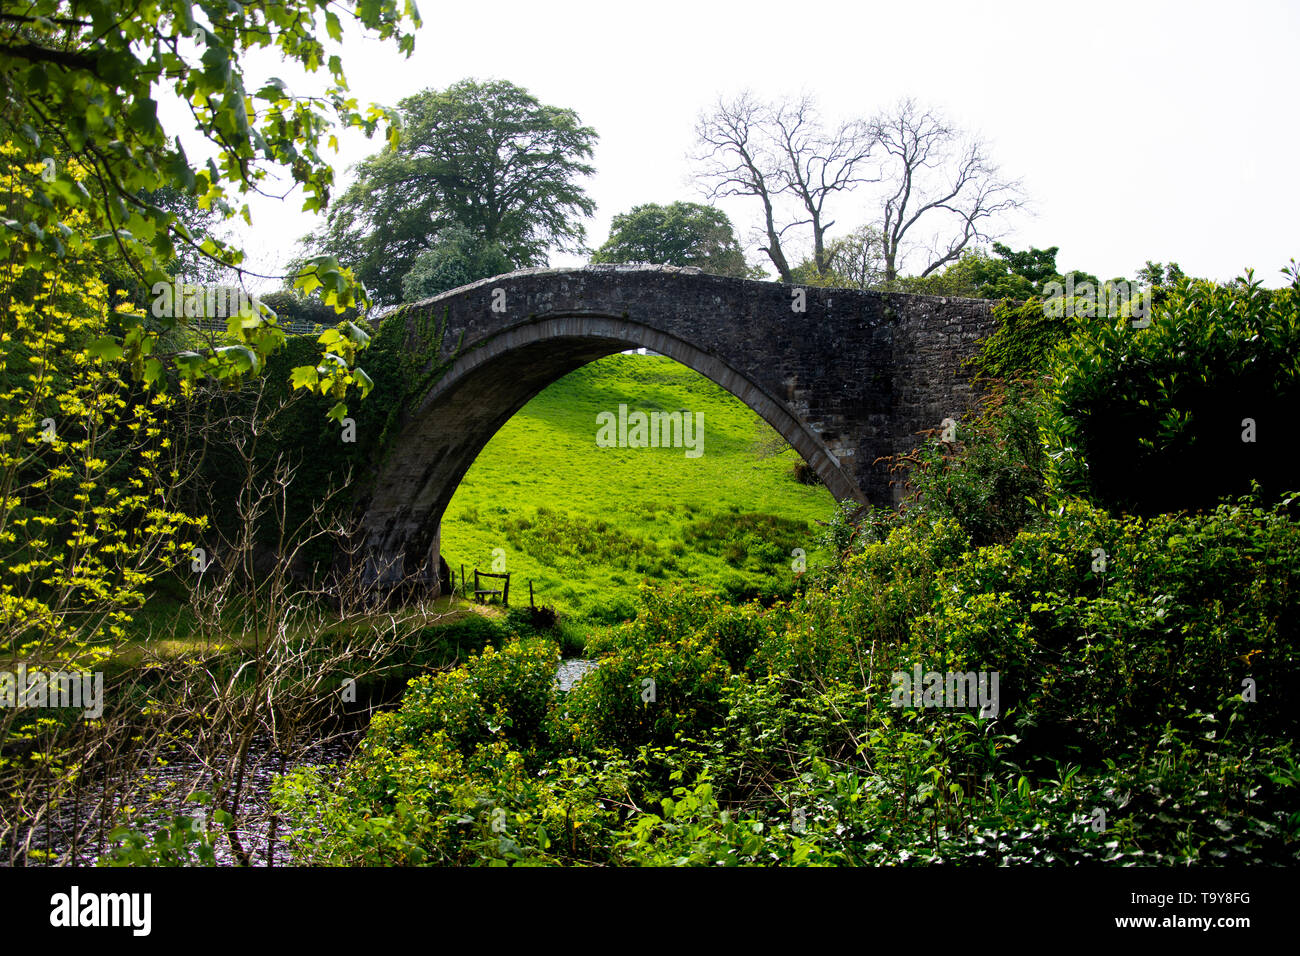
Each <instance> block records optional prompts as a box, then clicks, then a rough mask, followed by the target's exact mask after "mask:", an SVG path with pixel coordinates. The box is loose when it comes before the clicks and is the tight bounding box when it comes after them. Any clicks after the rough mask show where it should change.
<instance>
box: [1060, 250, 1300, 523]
mask: <svg viewBox="0 0 1300 956" xmlns="http://www.w3.org/2000/svg"><path fill="white" fill-rule="evenodd" d="M1288 275H1289V277H1290V279H1291V284H1290V285H1289V286H1287V287H1286V288H1283V289H1279V290H1276V291H1269V290H1266V289H1263V288H1261V287H1260V284H1259V282H1258V281H1256V280H1255V279H1254V278H1253V276H1251V275H1250V274H1249V273H1248V274H1247V276H1246V277H1245V278H1243V279H1239V280H1237V281H1236V282H1235V283H1232V284H1228V285H1216V284H1214V283H1211V282H1207V281H1204V280H1195V281H1193V280H1188V279H1185V278H1184V279H1180V280H1178V281H1177V282H1176V283H1175V285H1174V286H1173V287H1172V289H1171V290H1170V291H1169V292H1168V295H1167V296H1166V298H1165V300H1164V302H1163V303H1162V304H1161V305H1160V306H1158V307H1156V308H1155V309H1154V310H1153V312H1152V315H1151V320H1150V326H1149V327H1147V328H1140V329H1134V328H1132V327H1131V326H1130V324H1129V322H1128V321H1127V320H1122V321H1115V322H1111V321H1109V320H1096V321H1093V322H1088V323H1086V324H1080V325H1079V327H1078V328H1077V330H1076V331H1075V333H1074V334H1073V336H1072V337H1071V338H1070V339H1069V341H1068V342H1067V343H1066V344H1065V345H1064V346H1063V347H1062V349H1061V351H1060V352H1059V353H1058V354H1057V356H1056V358H1055V363H1054V366H1053V368H1054V377H1055V378H1056V386H1055V390H1054V402H1053V404H1052V406H1051V417H1050V429H1049V432H1050V437H1051V440H1052V443H1053V445H1054V450H1053V456H1052V457H1053V459H1054V460H1055V461H1057V463H1058V465H1057V468H1056V472H1057V476H1056V477H1057V479H1058V480H1059V482H1060V486H1061V489H1062V490H1063V491H1067V492H1078V493H1083V494H1087V495H1089V496H1090V497H1091V498H1092V500H1094V501H1096V502H1098V503H1100V504H1103V505H1105V506H1107V507H1111V508H1120V509H1123V510H1127V511H1131V512H1135V513H1141V514H1154V513H1157V512H1160V511H1175V510H1179V509H1195V508H1204V507H1209V506H1212V505H1213V504H1214V502H1215V501H1217V500H1219V499H1220V498H1222V497H1224V496H1231V495H1239V494H1244V493H1245V492H1246V491H1247V490H1249V487H1250V481H1251V480H1252V479H1255V480H1257V481H1258V482H1259V484H1260V485H1261V487H1262V489H1263V492H1264V495H1265V498H1266V499H1267V500H1271V499H1273V498H1276V497H1277V496H1278V495H1279V494H1280V493H1281V492H1283V491H1286V490H1288V489H1287V487H1286V484H1287V482H1291V483H1292V484H1294V483H1295V482H1294V475H1293V473H1292V472H1290V471H1289V470H1288V466H1289V464H1290V461H1291V459H1292V458H1293V457H1294V456H1293V454H1292V451H1291V449H1290V446H1289V442H1288V429H1289V428H1290V424H1291V423H1292V422H1294V421H1296V420H1297V417H1298V416H1300V365H1297V364H1296V361H1295V356H1296V355H1297V354H1300V271H1298V270H1297V269H1296V267H1295V265H1294V263H1293V264H1292V268H1291V269H1290V270H1288ZM1247 419H1250V420H1252V421H1253V423H1254V424H1253V428H1254V433H1255V434H1254V436H1253V438H1254V440H1252V441H1245V440H1243V438H1244V437H1252V436H1247V434H1246V429H1247V428H1248V427H1249V425H1248V423H1247V422H1246V420H1247Z"/></svg>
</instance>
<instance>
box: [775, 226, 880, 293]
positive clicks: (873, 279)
mask: <svg viewBox="0 0 1300 956" xmlns="http://www.w3.org/2000/svg"><path fill="white" fill-rule="evenodd" d="M882 248H883V246H882V243H881V236H880V230H879V229H877V228H876V227H875V226H871V225H865V226H859V227H858V228H857V229H854V230H853V231H852V232H850V233H848V234H847V235H844V236H840V237H838V238H836V239H832V240H830V241H829V242H827V243H826V246H825V249H824V251H823V257H822V258H823V267H822V268H821V269H820V270H819V269H818V267H817V261H816V259H815V258H814V257H810V258H807V259H804V260H803V261H802V262H800V263H799V264H798V265H797V266H795V267H794V268H793V269H791V270H790V278H791V281H793V282H795V283H797V284H799V285H811V286H830V287H833V288H840V289H873V288H875V287H877V286H878V285H879V284H880V283H881V280H882V278H883V275H884V272H883V267H884V263H883V261H882V259H881V251H882Z"/></svg>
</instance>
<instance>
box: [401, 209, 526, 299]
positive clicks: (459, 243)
mask: <svg viewBox="0 0 1300 956" xmlns="http://www.w3.org/2000/svg"><path fill="white" fill-rule="evenodd" d="M440 239H441V241H440V242H439V243H438V245H437V246H435V247H434V248H432V249H426V250H425V251H424V252H422V253H420V254H419V255H418V256H417V257H416V259H415V264H414V265H412V266H411V269H410V271H409V272H407V273H406V275H405V276H404V277H403V278H402V298H403V300H405V301H407V302H417V301H419V300H420V299H427V298H429V297H430V296H435V295H438V294H439V293H440V292H446V291H447V290H448V289H455V288H458V287H460V286H463V285H469V284H470V283H471V282H477V281H478V280H479V279H488V278H491V277H492V276H496V275H501V274H502V273H503V272H509V271H510V270H511V269H512V268H513V264H512V263H511V262H510V259H509V257H508V256H507V255H506V254H505V251H504V250H502V248H501V247H500V246H499V245H497V244H496V243H489V242H484V241H483V240H481V239H479V238H478V237H477V236H475V235H474V234H473V233H471V232H470V231H469V230H468V229H466V228H465V227H464V226H462V225H459V224H457V225H453V226H451V227H450V228H448V229H446V230H445V231H444V232H443V233H442V235H441V237H440Z"/></svg>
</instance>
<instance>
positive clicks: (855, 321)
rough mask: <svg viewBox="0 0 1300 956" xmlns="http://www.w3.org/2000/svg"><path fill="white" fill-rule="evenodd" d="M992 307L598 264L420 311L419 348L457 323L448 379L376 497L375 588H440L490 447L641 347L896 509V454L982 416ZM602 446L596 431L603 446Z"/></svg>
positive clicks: (380, 475) (432, 392)
mask: <svg viewBox="0 0 1300 956" xmlns="http://www.w3.org/2000/svg"><path fill="white" fill-rule="evenodd" d="M991 305H992V303H990V302H986V301H982V300H974V299H950V298H940V297H934V296H913V295H900V294H883V293H874V292H856V291H851V290H845V289H819V288H811V287H809V288H800V287H793V286H789V285H784V284H781V283H775V282H755V281H751V280H744V279H730V278H724V277H721V276H714V275H707V274H704V273H702V272H700V271H699V270H698V269H682V268H676V267H672V266H587V267H585V268H577V269H529V270H524V271H521V272H513V273H510V274H509V275H503V276H497V277H496V278H493V279H486V280H484V281H482V282H476V283H474V284H473V285H468V286H464V287H462V288H459V289H455V290H453V291H451V292H447V293H444V294H443V295H440V296H437V297H436V298H433V299H429V300H426V301H424V302H420V303H417V304H415V305H412V306H409V307H408V308H407V310H406V312H405V319H406V322H407V328H408V335H409V336H410V337H411V340H412V341H413V342H414V340H415V337H416V335H417V332H416V330H417V328H418V327H419V323H420V322H421V321H424V322H425V323H426V325H427V324H428V323H429V322H431V321H432V322H436V323H438V324H439V325H441V323H442V322H443V321H444V319H445V323H446V325H445V330H443V335H442V337H441V341H440V344H439V345H438V346H436V347H435V349H434V352H436V353H437V354H436V355H434V354H430V355H429V357H428V359H427V361H426V366H427V367H428V368H429V369H436V368H437V367H438V366H439V365H446V366H447V367H446V369H445V371H444V372H443V373H442V374H441V375H440V376H439V377H437V379H436V381H434V382H433V383H432V385H431V386H430V387H429V388H428V390H427V392H426V393H425V394H423V395H422V396H417V398H416V399H415V400H413V401H412V402H411V403H410V404H409V406H408V409H407V411H406V414H405V417H404V419H403V421H402V423H401V427H400V429H399V433H398V435H397V437H396V438H395V440H393V441H392V442H390V444H389V447H388V449H386V452H385V454H384V455H383V458H382V463H380V464H378V465H377V466H376V468H375V472H374V474H373V476H372V477H373V483H372V484H371V486H370V492H369V494H368V496H367V498H366V499H365V500H364V502H363V508H364V514H363V519H362V521H363V527H364V533H365V535H366V544H367V551H368V554H369V556H370V559H369V562H370V563H369V564H368V568H369V570H368V574H367V577H369V578H370V579H371V580H374V579H375V578H376V577H378V578H379V579H380V580H381V581H383V582H396V581H397V580H400V579H402V578H404V577H408V576H410V575H420V576H421V577H424V579H425V580H426V581H427V582H428V583H429V584H432V585H433V586H434V587H436V586H437V575H436V569H437V567H438V546H439V534H438V531H439V523H440V522H441V520H442V515H443V512H444V510H445V509H446V507H447V504H448V503H449V502H450V501H451V498H452V495H453V493H454V492H455V490H456V487H457V485H458V484H459V483H460V480H461V478H462V477H463V476H464V474H465V472H466V471H467V470H468V469H469V467H470V465H471V464H473V462H474V459H475V458H476V457H477V456H478V454H479V452H480V451H481V450H482V449H483V447H484V446H485V445H486V444H487V442H488V440H489V439H491V437H492V436H493V435H494V434H495V433H496V431H497V430H498V429H499V428H500V427H501V426H502V425H504V424H505V423H506V422H507V421H508V420H509V419H510V417H511V416H513V415H514V414H515V412H517V411H518V410H519V409H520V408H522V407H523V406H524V405H525V404H526V403H527V402H528V401H529V399H531V398H532V397H533V396H534V395H536V394H537V393H538V392H540V391H541V390H542V389H544V388H545V387H546V386H548V385H550V384H551V383H552V382H554V381H556V380H557V379H559V378H561V377H562V376H564V375H566V374H568V373H569V372H571V371H573V370H574V369H577V368H579V367H581V366H583V365H585V364H587V363H588V362H592V361H594V360H595V359H598V358H601V357H602V356H605V355H611V354H613V353H616V352H621V351H624V350H626V349H631V348H639V347H645V348H647V349H651V350H653V351H655V352H659V353H662V354H664V355H668V356H670V357H672V358H674V359H676V360H677V361H678V362H681V363H682V364H683V365H686V366H688V367H690V368H692V369H694V370H695V371H697V372H699V373H700V374H701V375H703V376H705V377H706V378H709V379H711V380H713V381H714V382H716V383H717V384H719V385H721V386H722V387H723V388H725V389H727V391H729V392H731V393H732V394H734V395H735V396H736V397H737V398H739V399H740V400H741V401H743V402H744V403H745V404H746V405H748V406H749V407H750V408H752V409H753V410H754V411H755V412H757V413H758V414H759V415H761V416H762V417H763V418H764V419H766V420H767V421H768V422H769V423H770V424H771V425H772V426H773V427H774V428H775V429H776V430H777V431H778V432H780V434H781V435H782V436H783V437H784V438H785V440H786V441H788V442H789V443H790V444H791V445H792V446H793V447H794V448H795V449H796V450H797V451H798V452H799V454H800V455H802V456H803V457H804V459H805V460H806V461H807V462H808V463H809V464H810V465H811V466H812V467H813V469H815V470H816V472H817V474H818V475H819V476H820V477H821V479H822V481H823V482H825V484H826V486H827V488H828V489H829V490H830V491H831V493H832V494H833V495H834V496H835V498H836V499H838V500H843V499H846V498H850V499H855V500H857V501H860V502H863V503H866V502H877V503H882V502H889V501H891V500H893V492H892V490H891V487H890V483H889V475H888V472H887V469H886V468H885V466H884V464H883V463H881V462H879V461H878V459H880V458H881V457H882V456H885V455H892V454H895V453H899V452H904V451H906V450H908V449H910V448H912V447H914V446H915V445H916V443H917V441H918V439H917V435H916V433H917V432H918V431H920V430H922V429H926V428H936V427H938V426H939V424H940V422H941V421H942V420H943V419H944V418H947V417H950V416H951V417H953V418H959V417H960V416H961V414H962V413H963V412H964V411H965V410H966V409H967V408H969V407H970V405H971V403H972V402H973V400H974V392H973V390H972V387H971V384H970V379H969V375H968V374H967V373H966V372H964V371H963V370H962V367H961V366H962V362H963V360H964V359H966V358H967V357H969V356H970V355H972V354H974V352H975V349H976V342H977V340H978V339H980V338H982V337H983V336H985V335H988V334H989V333H990V332H991V331H992V329H993V327H994V324H995V323H994V320H993V318H992V315H991V312H990V308H991ZM801 306H802V309H801V308H800V307H801ZM413 347H414V346H413ZM627 404H628V405H629V407H635V406H636V405H637V398H636V396H635V395H629V396H628V401H627ZM595 433H596V422H595V421H593V422H592V436H593V443H594V440H595ZM706 449H707V446H706ZM519 464H520V468H521V469H527V467H528V463H527V462H520V463H519Z"/></svg>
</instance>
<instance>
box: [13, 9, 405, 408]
mask: <svg viewBox="0 0 1300 956" xmlns="http://www.w3.org/2000/svg"><path fill="white" fill-rule="evenodd" d="M318 16H319V17H320V18H321V21H322V22H323V25H324V29H325V31H326V33H327V34H328V35H329V37H330V38H331V39H332V40H334V41H335V42H338V41H340V40H341V39H342V33H343V31H342V20H341V17H349V18H351V19H352V20H353V21H355V22H356V24H357V25H359V26H360V27H362V28H363V29H365V30H367V31H370V32H372V33H374V34H376V35H377V36H378V37H380V38H381V39H396V40H397V41H398V47H399V49H400V50H401V51H402V52H403V53H405V54H406V55H409V54H410V53H411V51H412V49H413V48H414V36H413V34H410V33H404V32H403V30H402V27H403V23H404V21H408V20H409V21H410V22H411V24H412V25H414V26H418V25H419V18H418V14H417V13H416V11H415V7H414V5H413V4H412V3H411V2H410V0H364V2H354V3H347V4H339V3H335V2H332V0H285V2H280V3H274V4H227V3H224V2H217V0H204V2H200V3H197V4H196V3H193V2H191V0H139V2H131V3H125V2H121V0H116V2H112V0H30V2H25V3H22V4H16V3H9V2H6V3H4V5H3V7H0V71H3V73H4V76H5V83H4V87H3V92H0V142H4V141H9V142H11V143H12V144H13V148H14V149H15V150H16V151H17V155H16V161H15V166H16V168H19V169H24V170H27V169H31V168H35V169H37V170H38V172H37V173H36V174H29V175H27V177H26V179H25V181H24V188H25V192H24V196H25V198H24V200H23V201H21V202H17V203H11V204H10V206H11V208H10V209H8V210H7V211H6V214H5V216H4V218H3V220H0V259H10V258H11V257H13V256H15V255H21V256H22V257H23V259H24V261H25V262H26V263H27V264H28V265H30V266H32V267H34V268H38V269H39V268H47V267H48V268H57V266H58V264H59V263H60V262H62V261H64V260H67V259H69V258H79V257H80V258H85V256H86V255H87V254H88V253H89V252H90V251H91V250H97V251H99V252H100V253H101V254H103V255H112V256H116V257H117V258H119V259H120V260H121V262H122V263H123V264H124V266H125V267H126V268H128V269H129V270H130V271H131V272H132V273H134V274H135V276H136V277H137V279H138V280H139V282H140V283H141V285H142V286H143V287H145V288H153V287H154V286H155V285H156V284H157V283H159V282H162V283H167V282H169V281H170V276H169V274H168V272H167V270H166V265H167V263H169V262H171V261H172V260H173V259H174V258H175V257H176V255H177V249H178V247H180V248H189V249H192V250H197V251H199V252H201V253H203V254H204V255H206V256H208V257H210V258H213V259H216V260H218V261H220V262H221V263H222V264H223V265H226V266H228V267H231V268H236V269H240V270H241V272H242V271H245V270H242V266H241V264H242V262H243V254H242V252H241V251H240V250H239V249H237V248H235V247H233V246H231V245H228V244H226V243H224V242H222V241H220V240H218V239H215V238H213V237H212V236H210V235H209V236H201V235H195V234H194V233H192V232H191V230H190V229H189V228H188V227H186V225H185V224H184V223H183V222H182V221H181V220H180V218H179V217H178V216H177V214H176V212H175V208H176V207H175V206H173V207H172V208H168V207H167V205H165V204H160V203H159V202H156V201H154V200H152V199H151V198H150V197H151V195H154V194H156V193H157V192H158V191H159V190H160V189H163V188H164V187H173V188H175V189H176V190H178V191H179V192H180V193H181V194H182V195H183V196H185V197H188V199H190V200H193V201H194V202H196V203H197V206H198V208H199V209H202V210H208V209H216V210H217V211H218V212H219V214H220V216H221V218H222V219H223V220H228V219H231V218H233V217H235V216H236V215H239V216H242V217H243V218H244V219H245V220H246V221H249V222H251V215H250V213H249V209H248V206H247V204H246V203H242V202H241V199H242V197H244V196H246V195H247V194H249V193H253V192H262V191H263V184H264V183H266V182H268V181H269V180H270V177H271V174H272V173H273V172H277V171H283V172H286V173H288V175H289V176H290V177H291V179H292V181H293V183H294V184H295V185H296V186H301V187H302V188H303V190H304V191H305V193H306V198H305V199H304V202H303V206H304V208H306V209H309V210H310V209H324V208H325V206H326V204H327V203H328V201H329V196H330V191H331V187H332V184H333V170H332V169H331V167H330V165H329V163H328V162H327V161H326V160H325V159H324V158H323V157H322V156H321V148H322V146H323V144H324V142H325V140H326V137H327V136H328V137H329V138H330V140H331V142H332V141H333V138H334V137H333V136H332V135H331V133H330V128H331V127H332V126H333V125H334V124H335V123H338V124H340V125H342V126H344V127H355V128H359V129H361V130H363V131H365V132H366V133H367V134H370V133H373V132H374V131H375V130H376V129H378V127H379V126H380V124H381V123H383V122H385V121H386V119H387V118H388V114H387V112H386V111H384V110H382V109H380V108H378V107H375V106H370V107H368V108H365V109H362V108H360V107H359V106H358V104H357V102H356V100H355V99H353V98H352V97H350V96H349V95H348V92H347V80H346V78H345V76H344V73H343V65H342V61H341V59H340V58H339V56H337V55H330V54H329V53H328V51H327V50H326V48H325V46H324V45H323V43H322V42H321V40H320V39H319V38H318V37H317V35H316V30H317V26H316V24H317V17H318ZM264 48H270V49H272V50H274V51H276V52H278V53H279V54H280V55H281V56H283V57H284V58H285V59H286V60H288V61H291V62H293V63H295V64H297V65H299V66H301V67H303V68H304V69H306V70H307V71H308V72H315V71H317V70H319V69H320V67H321V66H326V67H327V69H328V71H329V76H330V82H329V85H328V88H327V89H326V90H325V92H324V94H323V95H316V96H295V95H293V94H292V93H291V92H290V91H289V90H288V89H287V87H286V85H285V84H284V82H283V81H281V80H279V79H274V78H273V79H270V80H268V81H267V82H266V83H265V84H263V85H262V86H261V87H260V88H258V89H255V90H251V91H250V90H248V89H247V88H246V87H245V85H244V72H243V69H242V63H243V62H244V61H245V60H246V59H247V54H248V53H249V51H251V50H255V49H264ZM164 96H170V97H171V98H172V102H173V103H175V104H179V105H180V107H181V108H182V109H186V110H188V112H189V115H190V116H191V117H192V119H193V124H194V130H195V131H196V132H197V134H198V135H199V136H201V137H202V138H203V139H204V140H205V142H204V147H205V149H208V150H210V151H211V158H210V159H208V160H207V161H206V162H205V163H204V164H202V165H195V164H194V163H192V162H191V160H190V159H189V158H188V156H187V155H186V153H185V150H184V148H183V147H182V145H181V143H180V140H179V138H178V137H176V136H174V134H173V132H172V131H169V130H168V129H167V128H166V126H165V125H164V123H163V121H162V119H161V118H160V115H162V114H164V111H163V110H162V109H160V107H162V106H164V105H167V104H164V103H162V102H160V99H161V97H164ZM395 134H396V130H395V129H393V130H390V136H393V135H395ZM74 170H80V171H81V173H80V174H76V173H74ZM76 213H81V214H82V217H78V216H76V215H74V214H76ZM74 223H77V225H74ZM29 240H30V241H29ZM308 265H309V269H308V270H306V273H305V274H304V275H303V276H301V277H300V282H299V284H300V287H301V288H302V289H303V291H305V292H311V291H312V290H313V289H316V288H323V289H324V296H325V300H326V302H327V303H329V304H331V305H337V306H338V307H339V308H340V309H342V308H344V307H346V306H350V305H354V304H356V303H357V299H358V292H359V290H358V289H357V288H356V286H355V283H354V282H353V281H352V279H351V276H350V275H349V274H348V273H347V272H346V271H345V270H340V269H339V268H338V266H337V263H336V262H334V261H333V260H331V259H328V258H321V259H318V260H315V261H313V262H311V263H309V264H308ZM158 318H161V319H162V321H161V322H160V323H159V322H153V321H151V319H158ZM267 318H269V316H262V315H258V316H252V317H246V318H245V320H244V321H241V322H237V323H234V324H233V325H232V328H231V330H230V336H229V339H230V342H229V343H228V346H223V350H222V351H216V350H205V351H203V352H189V353H177V354H170V353H167V352H166V351H165V350H157V349H155V348H154V346H155V345H156V344H157V341H158V333H159V331H160V329H159V325H161V326H162V330H165V329H166V328H167V327H170V326H174V325H175V324H176V320H175V317H174V316H163V317H158V316H151V317H148V318H146V316H143V315H139V314H137V315H136V318H135V319H134V320H130V319H129V318H128V319H125V320H123V321H125V322H126V328H125V329H124V330H123V331H122V332H121V334H119V335H117V336H116V337H115V338H116V341H115V343H114V345H113V348H117V349H121V350H122V352H123V354H124V355H125V356H126V357H127V359H128V360H129V361H130V363H131V365H132V367H134V368H135V369H136V370H137V372H138V373H139V374H143V375H145V376H146V377H147V378H148V379H149V381H150V383H151V384H158V383H160V382H161V381H162V377H161V369H162V368H164V367H174V368H176V369H177V370H179V371H180V373H181V374H182V375H183V376H184V377H185V378H186V379H188V380H190V381H195V380H198V379H200V378H203V377H205V376H214V377H219V378H227V379H230V378H236V377H239V376H242V375H247V374H251V373H256V372H257V371H258V370H259V369H260V367H261V364H262V360H263V359H264V358H265V356H266V355H267V354H269V353H270V352H271V351H273V350H274V349H275V348H277V347H278V346H279V344H280V343H281V342H282V341H283V335H282V334H279V332H278V330H277V329H276V328H275V327H274V325H273V324H271V323H269V322H267V321H265V319H267ZM104 347H105V348H107V347H108V346H107V344H105V345H104ZM146 357H147V358H146ZM325 367H326V368H327V371H326V374H324V375H323V376H318V381H317V387H318V388H319V389H320V390H321V391H322V392H326V391H328V392H331V393H332V394H336V395H337V396H338V397H339V399H340V403H339V407H340V408H341V407H342V402H341V400H342V399H343V398H344V397H346V394H347V392H348V390H349V388H350V387H351V386H352V385H354V384H355V385H359V386H360V387H361V389H362V390H363V391H364V388H365V384H364V381H363V380H362V379H360V378H358V377H355V376H353V375H352V374H351V370H350V369H349V368H347V367H345V366H340V365H338V364H337V363H333V362H330V361H327V362H326V366H325ZM151 373H152V374H151ZM340 417H341V413H340Z"/></svg>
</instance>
